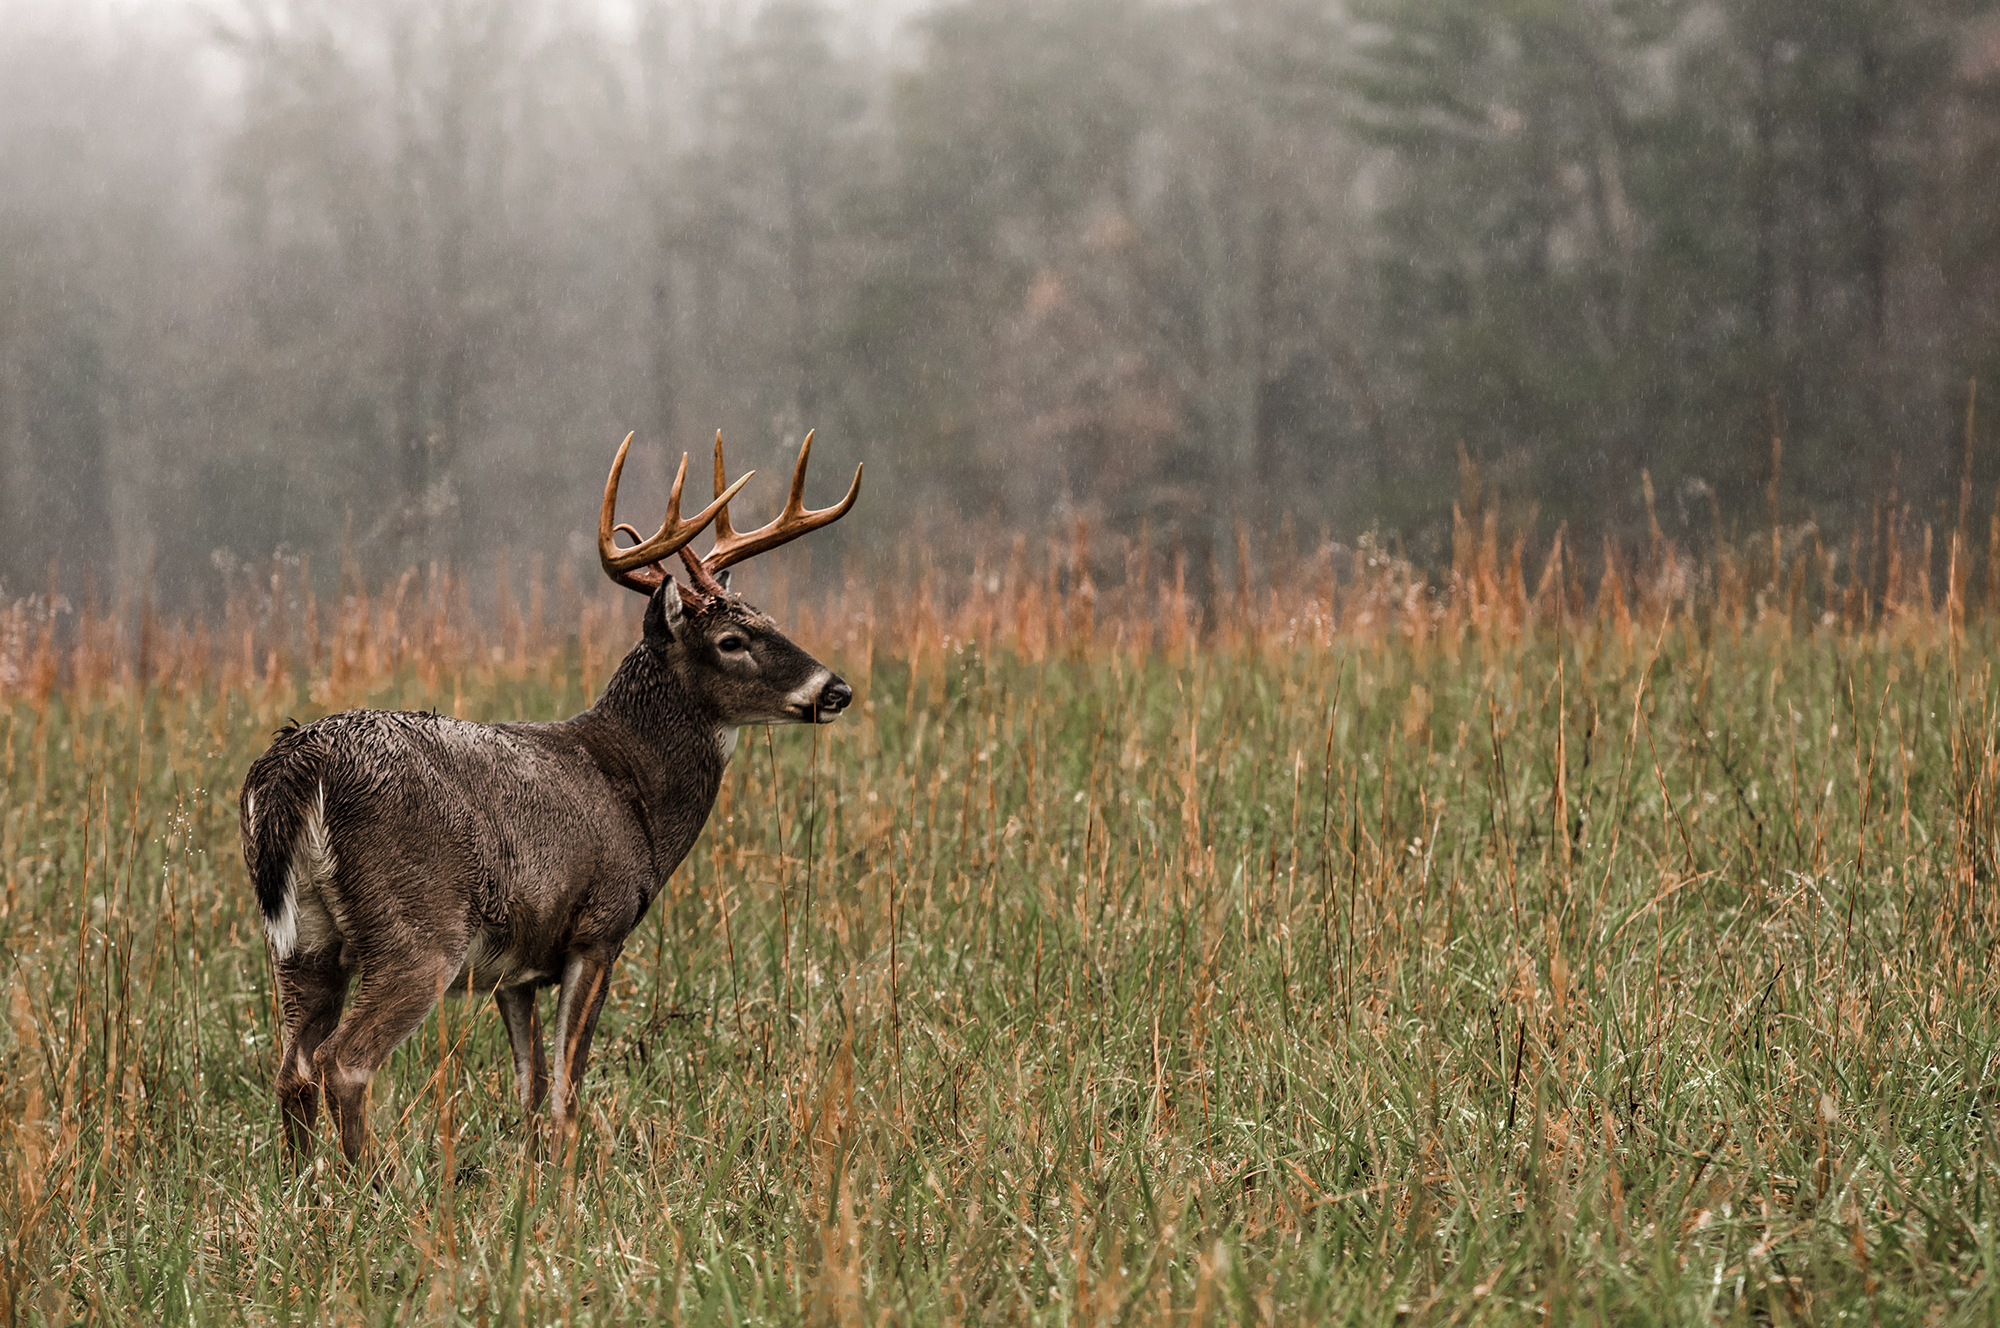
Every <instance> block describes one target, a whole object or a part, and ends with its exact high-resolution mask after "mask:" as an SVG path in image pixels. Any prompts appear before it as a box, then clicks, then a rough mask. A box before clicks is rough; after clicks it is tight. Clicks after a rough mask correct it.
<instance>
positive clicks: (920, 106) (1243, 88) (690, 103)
mask: <svg viewBox="0 0 2000 1328" xmlns="http://www.w3.org/2000/svg"><path fill="white" fill-rule="evenodd" d="M1995 15H1996V6H1995V5H1994V4H1991V3H1945V2H1944V0H1938V2H1937V3H1902V4H1890V5H1875V6H1832V5H1823V4H1799V3H1796V2H1795V0H1737V2H1736V3H1728V4H1723V3H1676V2H1674V0H1662V2H1660V3H1652V4H1644V5H1626V4H1612V3H1604V2H1603V0H1562V2H1561V3H1557V4H1553V5H1545V6H1532V7H1513V6H1503V5H1493V4H1489V3H1482V2H1481V0H1350V3H1346V4H1338V3H1305V2H1301V0H1227V2H1222V0H1218V2H1217V3H1200V2H1189V0H1175V2H1173V3H1167V2H1165V0H1161V2H1157V3H1147V2H1143V0H1072V2H1071V3H1044V2H1042V0H956V2H954V3H944V4H935V5H924V6H917V5H908V4H885V5H872V6H871V5H858V4H857V5H844V6H830V5H819V4H815V3H812V2H811V0H771V2H770V3H762V4H759V3H754V2H751V0H745V2H744V3H686V4H674V3H664V2H659V3H655V2H653V0H632V3H621V4H610V3H606V4H562V3H554V2H553V0H408V2H407V3H398V2H394V0H374V2H372V3H371V2H362V3H351V2H350V3H339V2H336V0H262V2H252V3H236V2H234V0H231V2H228V3H210V4H202V5H182V4H179V3H175V0H157V2H156V3H152V4H144V5H137V4H134V5H109V4H101V5H94V6H93V5H83V6H79V5H68V4H57V3H30V2H28V0H13V2H12V3H11V4H9V5H7V6H6V7H5V8H0V526H4V529H5V530H6V531H7V532H8V537H7V538H6V539H4V540H0V598H8V597H19V596H21V595H25V594H28V593H31V592H34V591H37V590H39V589H41V588H42V587H44V586H46V585H48V584H49V583H50V582H51V579H52V578H53V580H54V582H55V584H56V585H57V586H58V587H60V588H63V589H64V590H65V591H66V592H67V593H69V594H72V595H75V594H80V593H83V591H84V588H85V587H86V586H88V587H90V588H92V589H93V591H94V592H95V593H99V594H102V595H105V596H107V597H108V596H111V595H114V594H116V593H119V592H121V591H128V590H130V589H132V588H135V587H143V588H145V589H146V591H147V593H149V594H151V595H154V596H155V597H157V599H158V600H159V601H161V602H163V603H181V604H188V605H198V604H200V603H201V602H203V601H204V599H205V598H207V597H211V596H214V595H216V594H219V593H221V592H222V590H223V589H224V588H225V587H226V585H227V583H228V580H229V578H230V577H231V576H233V575H236V574H237V573H238V571H239V570H240V569H244V568H249V567H255V566H260V565H263V564H264V563H265V562H267V561H268V560H270V559H272V558H273V557H278V558H281V559H292V560H299V559H301V558H309V559H311V560H313V565H314V567H315V574H316V575H319V576H321V577H331V576H334V575H337V574H339V573H340V571H341V569H343V568H347V569H350V570H351V571H352V572H353V573H354V574H356V575H358V576H361V577H363V578H378V577H382V576H387V575H393V574H394V573H396V572H398V571H400V570H401V569H403V568H406V567H410V566H424V565H430V564H441V565H449V566H460V567H463V566H468V565H471V566H478V565H487V564H490V563H492V562H493V561H494V560H496V559H499V558H503V557H504V558H508V559H511V560H513V561H514V562H516V563H519V562H524V561H526V560H528V559H531V558H532V559H541V560H545V561H546V563H547V565H549V566H552V567H553V566H555V565H557V564H567V565H568V566H569V567H570V568H571V569H572V571H573V573H574V575H576V576H578V577H585V576H593V577H594V576H595V575H596V573H595V572H594V571H592V570H591V564H592V563H593V562H594V541H593V538H592V523H593V522H594V519H595V517H596V510H597V502H598V496H599V493H600V491H601V485H602V483H603V476H604V472H605V468H606V466H607V465H608V463H609V460H610V457H611V454H612V452H613V451H614V450H615V448H616V446H617V444H618V441H619V439H621V438H622V437H623V436H624V435H625V434H626V433H627V432H628V431H636V432H637V434H638V442H637V443H636V444H635V457H636V458H637V460H636V461H635V464H634V467H633V470H632V478H631V480H630V481H629V482H628V485H627V491H626V492H627V496H626V498H625V500H624V501H625V504H626V509H625V510H627V511H639V510H642V509H645V508H647V505H648V504H658V503H660V502H661V501H662V499H663V496H664V493H665V490H666V484H667V479H668V477H669V476H670V475H671V471H672V465H673V464H674V463H675V462H677V461H678V459H679V457H680V455H681V453H682V452H683V451H686V452H689V453H691V454H692V455H693V459H694V463H695V464H694V473H695V474H696V476H697V477H698V483H697V484H696V486H695V487H696V491H697V492H699V493H703V494H705V493H706V492H707V485H706V479H707V470H708V465H709V461H708V458H709V449H710V447H711V445H712V440H713V438H714V435H715V433H716V431H717V430H720V431H721V432H722V435H723V438H724V440H725V443H726V445H727V448H728V454H729V459H730V466H731V473H732V474H736V473H740V472H741V471H742V470H743V469H746V468H755V469H757V470H758V471H759V475H758V478H757V479H756V480H755V481H753V482H752V487H751V488H750V490H748V491H747V492H746V498H745V500H744V501H743V503H742V506H743V509H744V510H743V513H742V515H741V516H740V517H739V520H738V524H739V525H743V524H748V523H749V522H750V521H753V520H754V521H761V520H763V519H765V517H766V516H767V515H768V514H769V512H771V511H773V510H775V508H776V505H777V503H778V502H779V501H780V499H781V497H782V494H783V487H784V483H785V477H786V476H787V475H788V474H789V467H790V462H791V457H792V455H793V454H794V452H795V451H796V449H797V446H798V443H799V440H800V439H801V437H802V436H803V434H804V433H805V431H806V430H807V429H816V430H817V431H818V433H817V437H816V442H815V468H816V469H815V477H814V480H813V484H812V487H811V488H810V490H809V492H808V501H809V502H814V503H820V502H825V501H830V500H831V499H832V498H834V497H836V496H838V494H839V492H840V490H841V487H842V486H843V485H844V483H845V479H846V476H847V475H849V474H851V472H852V468H853V466H854V465H855V464H856V463H857V462H865V463H866V465H867V481H866V486H865V489H864V496H863V499H862V502H861V504H860V506H859V507H858V508H857V510H856V513H855V515H854V516H853V517H852V518H851V519H849V520H848V521H846V522H843V523H842V524H841V525H840V526H839V527H837V528H836V529H835V530H833V531H829V532H828V533H827V534H826V535H825V536H823V537H821V540H820V541H819V542H817V544H816V550H815V552H814V553H813V554H812V558H813V559H815V560H816V563H815V565H816V566H818V567H820V568H833V567H837V566H839V565H840V564H841V563H842V561H843V560H851V559H854V558H863V559H866V558H871V557H873V558H877V559H878V562H879V563H880V565H882V566H887V565H888V563H887V562H886V561H882V560H881V558H880V555H882V554H883V553H884V552H885V551H888V550H893V549H896V548H908V547H919V548H922V549H923V550H924V551H925V552H926V553H927V554H928V555H930V556H933V557H935V558H938V559H942V560H946V561H957V562H960V563H963V562H968V561H970V560H973V559H977V558H981V557H985V558H989V559H990V558H993V557H1002V556H1005V551H1006V550H1007V548H1009V547H1010V545H1011V543H1012V541H1014V540H1015V539H1016V538H1017V537H1026V538H1028V539H1030V540H1039V539H1041V538H1042V537H1044V536H1058V535H1060V536H1063V537H1065V538H1069V537H1071V536H1072V534H1073V532H1074V531H1075V530H1076V529H1078V528H1079V526H1081V527H1082V528H1084V529H1087V530H1089V531H1092V532H1100V533H1101V537H1100V538H1098V539H1097V540H1096V542H1095V543H1094V544H1093V545H1092V547H1093V548H1095V549H1097V550H1099V551H1100V552H1101V556H1103V557H1105V558H1106V559H1108V560H1115V559H1116V557H1117V552H1116V544H1115V541H1116V540H1118V539H1120V538H1123V539H1137V538H1140V537H1141V536H1142V535H1143V537H1144V538H1145V539H1147V540H1150V541H1153V542H1155V543H1157V544H1160V545H1161V546H1162V547H1164V546H1165V545H1166V544H1168V543H1172V544H1175V545H1177V546H1179V547H1182V548H1184V549H1188V550H1193V551H1196V553H1197V555H1198V556H1197V557H1196V558H1195V559H1194V562H1195V564H1196V565H1197V566H1198V567H1201V566H1208V565H1210V564H1211V563H1213V562H1214V561H1215V559H1217V558H1220V559H1222V560H1224V561H1226V560H1228V559H1229V558H1230V557H1232V556H1233V551H1234V550H1235V549H1236V548H1237V547H1238V544H1237V542H1236V538H1235V532H1236V531H1238V530H1241V529H1250V530H1254V531H1258V532H1262V537H1263V538H1265V539H1267V540H1276V539H1280V538H1284V539H1290V540H1293V541H1295V542H1299V543H1310V542H1315V541H1354V540H1357V539H1359V538H1360V537H1361V536H1362V535H1363V534H1365V533H1369V532H1374V535H1375V537H1377V538H1380V539H1383V540H1386V541H1388V542H1390V543H1392V544H1393V545H1395V546H1396V547H1397V548H1399V549H1401V550H1403V551H1404V552H1405V553H1406V554H1407V555H1408V556H1410V557H1412V558H1414V559H1416V560H1417V561H1418V562H1420V563H1422V562H1426V561H1429V562H1432V563H1435V562H1436V561H1437V560H1439V559H1440V558H1442V557H1444V556H1446V545H1447V542H1448V541H1449V538H1450V534H1451V530H1452V528H1453V527H1452V522H1453V507H1454V504H1455V503H1456V504H1457V505H1458V506H1459V507H1460V509H1461V513H1463V512H1464V511H1466V510H1469V509H1471V508H1474V507H1479V506H1482V505H1483V506H1485V507H1486V508H1487V509H1488V510H1498V511H1500V512H1501V513H1503V514H1504V517H1505V521H1506V523H1507V525H1508V527H1509V529H1510V530H1512V531H1516V532H1518V533H1519V534H1520V535H1521V537H1523V538H1529V539H1546V538H1548V537H1549V536H1550V535H1551V534H1552V532H1554V531H1555V530H1556V529H1557V528H1559V527H1561V526H1563V525H1565V524H1567V525H1568V526H1570V527H1571V528H1572V529H1573V530H1574V531H1576V532H1577V533H1578V534H1579V535H1587V536H1588V537H1589V538H1590V539H1592V540H1594V539H1596V538H1598V537H1604V538H1609V539H1611V540H1613V541H1618V540H1628V539H1629V540H1638V539H1642V538H1647V537H1648V534H1647V532H1648V529H1649V526H1650V525H1651V523H1655V522H1657V523H1659V524H1660V525H1663V526H1664V527H1666V530H1667V534H1668V535H1669V536H1671V537H1673V538H1676V539H1683V540H1686V541H1689V542H1698V541H1700V540H1702V539H1706V538H1711V537H1713V536H1715V535H1716V534H1717V533H1718V532H1720V531H1725V530H1729V529H1734V528H1737V527H1740V526H1742V525H1743V524H1744V523H1751V522H1767V523H1771V522H1775V523H1778V524H1787V523H1790V524H1797V523H1805V522H1810V523H1814V524H1815V526H1816V527H1818V528H1821V529H1824V530H1827V531H1829V532H1831V533H1832V535H1833V536H1834V537H1835V538H1836V539H1838V538H1840V537H1843V536H1844V535H1845V534H1846V532H1849V531H1852V530H1856V529H1859V528H1861V527H1863V526H1865V525H1867V523H1869V522H1870V521H1871V520H1872V521H1876V522H1878V523H1879V522H1880V521H1881V520H1882V519H1883V512H1884V511H1885V510H1887V511H1889V512H1890V513H1891V514H1892V515H1894V514H1895V513H1898V512H1903V513H1909V514H1912V516H1911V519H1914V520H1927V519H1932V518H1936V519H1939V520H1948V519H1949V516H1950V511H1951V509H1952V507H1953V505H1954V504H1958V505H1960V510H1963V506H1962V505H1963V503H1964V502H1965V501H1966V499H1964V498H1963V497H1962V496H1961V495H1964V494H1977V495H1978V499H1979V503H1980V506H1981V507H1982V509H1983V508H1984V507H1985V506H1987V505H1988V504H1989V498H1990V495H1992V494H1993V493H1994V492H1995V489H1996V485H2000V459H1996V458H1995V456H1994V455H1993V451H1994V449H1992V448H1991V447H1988V446H1983V445H1982V440H1983V439H1985V438H1986V437H1988V436H1989V433H1988V430H1987V428H1986V426H1985V425H1984V424H1983V423H1982V422H1981V420H1980V417H1979V414H1978V412H1977V410H1976V408H1974V409H1972V410H1971V412H1970V414H1969V413H1968V409H1969V398H1970V396H1971V394H1972V390H1973V389H1972V384H1973V381H1974V380H1975V379H1980V380H1983V381H1985V382H1987V383H1988V384H1992V383H1995V382H2000V325H1996V318H2000V232H1996V226H2000V220H1997V219H2000V102H1996V100H1995V97H1994V94H1995V92H1996V91H2000V87H1996V78H1995V76H1996V71H2000V21H1996V18H1995ZM632 519H633V520H634V521H635V524H645V522H646V520H647V519H650V517H649V516H641V517H634V518H632ZM1652 528H1653V529H1658V527H1657V526H1653V527H1652ZM1281 531H1282V532H1285V533H1284V534H1283V535H1282V536H1281V535H1280V534H1279V533H1278V532H1281Z"/></svg>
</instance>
